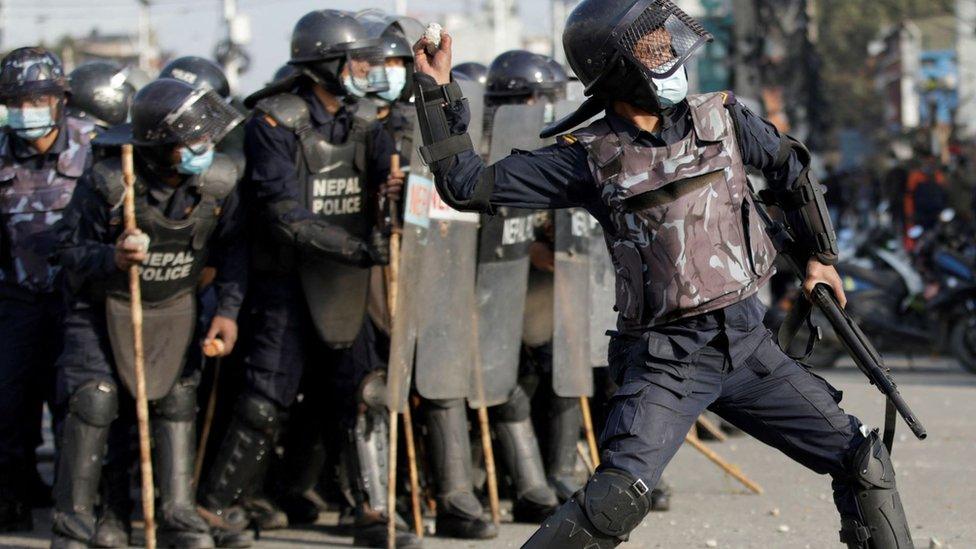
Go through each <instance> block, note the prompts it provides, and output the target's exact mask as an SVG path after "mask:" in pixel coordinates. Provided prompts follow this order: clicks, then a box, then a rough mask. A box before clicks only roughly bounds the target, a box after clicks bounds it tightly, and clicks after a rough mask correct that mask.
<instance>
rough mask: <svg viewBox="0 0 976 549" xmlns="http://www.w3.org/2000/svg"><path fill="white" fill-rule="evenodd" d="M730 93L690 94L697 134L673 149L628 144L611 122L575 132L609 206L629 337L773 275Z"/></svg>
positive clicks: (735, 298) (747, 291)
mask: <svg viewBox="0 0 976 549" xmlns="http://www.w3.org/2000/svg"><path fill="white" fill-rule="evenodd" d="M726 97H727V95H726V94H722V93H718V94H707V95H697V96H691V97H689V98H688V103H689V105H690V108H691V115H692V119H693V130H692V131H690V132H689V133H688V135H687V136H686V137H685V139H684V140H682V141H680V142H678V143H675V144H674V145H672V146H670V147H641V146H637V145H633V144H630V143H625V142H623V141H621V139H620V137H619V136H618V135H616V134H615V133H614V132H613V131H612V130H611V129H610V126H609V125H608V124H607V122H606V121H605V120H600V121H597V122H595V123H594V124H593V125H591V126H589V127H588V128H586V129H584V130H581V131H579V132H575V133H574V134H573V135H572V136H571V137H570V138H569V139H570V140H572V139H573V138H574V137H575V138H576V139H578V140H579V141H580V142H581V143H582V144H583V145H584V146H585V147H586V149H587V151H588V153H589V160H590V167H591V169H592V170H593V174H594V178H595V180H596V181H597V184H598V185H599V186H600V193H601V196H602V199H603V202H604V203H605V204H606V205H607V206H608V208H609V221H610V224H611V226H612V227H613V231H611V232H608V234H607V235H606V239H607V246H608V248H609V250H610V255H611V257H612V259H613V265H614V268H615V270H616V286H617V289H616V308H617V311H618V313H619V317H618V321H617V328H618V330H620V331H621V332H622V333H625V334H631V335H636V334H640V333H642V332H643V331H645V330H646V329H648V328H650V327H653V326H657V325H661V324H666V323H669V322H673V321H675V320H679V319H682V318H687V317H690V316H695V315H699V314H702V313H707V312H710V311H715V310H718V309H721V308H723V307H727V306H729V305H732V304H734V303H736V302H739V301H741V300H743V299H745V298H747V297H749V296H751V295H753V294H755V293H756V292H757V291H758V289H759V287H760V286H761V285H762V284H763V283H764V282H765V281H766V280H767V279H768V278H769V277H770V276H771V275H772V272H773V271H772V262H773V259H774V257H775V252H774V249H773V245H772V243H771V242H770V241H769V239H768V237H767V236H766V233H765V231H764V230H763V227H762V223H761V221H760V220H759V219H758V216H757V215H756V214H755V212H754V211H753V210H754V206H753V204H752V198H751V196H750V194H749V192H748V187H747V185H748V183H747V180H746V172H745V168H744V166H743V164H742V158H741V153H740V152H739V146H738V143H737V142H736V137H735V128H734V125H733V121H732V118H731V115H730V114H729V113H728V111H727V110H726V108H725V99H726Z"/></svg>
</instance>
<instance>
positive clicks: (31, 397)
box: [0, 292, 63, 472]
mask: <svg viewBox="0 0 976 549" xmlns="http://www.w3.org/2000/svg"><path fill="white" fill-rule="evenodd" d="M62 313H63V304H62V298H61V295H60V294H27V293H26V292H24V296H23V299H21V298H19V297H0V469H3V470H4V471H7V472H10V471H15V470H17V471H19V470H20V469H15V468H18V467H29V466H32V465H33V462H34V450H35V449H36V448H37V446H39V445H40V443H41V410H42V406H43V404H44V402H45V401H47V402H48V403H50V404H53V402H52V400H53V393H54V362H55V360H57V358H58V354H59V353H60V352H61V333H62V331H61V320H62Z"/></svg>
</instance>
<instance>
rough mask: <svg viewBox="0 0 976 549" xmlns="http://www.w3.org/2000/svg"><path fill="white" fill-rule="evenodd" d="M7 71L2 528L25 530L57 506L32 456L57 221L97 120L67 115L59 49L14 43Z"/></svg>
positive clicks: (1, 286) (54, 348) (0, 229)
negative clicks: (44, 508)
mask: <svg viewBox="0 0 976 549" xmlns="http://www.w3.org/2000/svg"><path fill="white" fill-rule="evenodd" d="M0 69H2V76H0V102H2V103H3V104H4V105H5V106H6V107H7V108H8V109H9V126H7V127H6V128H5V131H4V133H3V134H2V135H0V162H2V168H0V347H2V349H3V352H2V353H0V531H19V530H30V529H31V526H32V523H31V511H30V508H31V506H33V505H43V504H44V503H45V500H47V504H48V505H50V489H49V488H48V487H47V486H45V485H44V484H43V483H42V482H41V480H40V477H39V476H38V473H37V464H36V457H35V454H34V453H35V448H36V447H37V446H38V445H39V444H40V435H41V408H42V406H43V402H44V401H48V402H49V403H52V404H53V402H51V400H52V399H51V396H52V394H51V393H52V392H53V387H54V362H55V360H56V359H57V355H58V353H59V352H60V349H61V321H62V316H63V307H62V299H63V298H62V296H61V293H60V291H59V290H60V277H59V269H58V268H57V267H56V266H54V265H52V264H51V263H50V262H49V260H50V259H51V256H52V254H53V252H54V245H55V242H56V238H55V232H54V225H55V223H57V222H58V220H59V219H61V216H62V211H63V210H64V208H65V206H67V204H68V201H69V199H70V198H71V193H72V192H73V191H74V188H75V184H76V182H77V179H78V177H79V176H81V174H82V172H83V171H84V170H85V168H86V167H87V166H88V164H89V163H90V157H91V148H90V146H89V141H90V138H91V132H92V125H91V123H89V122H86V121H84V120H80V119H78V118H74V117H69V116H67V115H66V112H65V100H66V98H67V91H68V90H67V82H66V81H65V78H64V73H63V71H62V68H61V62H60V60H58V58H57V57H56V56H55V55H54V54H52V53H50V52H48V51H47V50H44V49H42V48H21V49H17V50H14V51H12V52H10V53H9V54H8V55H7V56H6V57H5V58H4V59H3V62H2V64H0ZM52 408H53V407H52Z"/></svg>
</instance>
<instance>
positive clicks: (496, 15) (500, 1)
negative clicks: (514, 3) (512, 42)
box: [491, 0, 508, 56]
mask: <svg viewBox="0 0 976 549" xmlns="http://www.w3.org/2000/svg"><path fill="white" fill-rule="evenodd" d="M491 7H492V23H493V25H494V28H493V29H492V30H493V31H494V35H495V51H494V53H493V54H492V56H495V55H498V54H500V53H501V52H503V51H505V44H507V43H508V40H507V37H508V33H507V32H506V31H507V29H506V27H507V26H508V14H507V13H506V11H505V10H506V8H507V7H508V2H507V1H506V0H492V2H491Z"/></svg>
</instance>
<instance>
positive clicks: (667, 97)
mask: <svg viewBox="0 0 976 549" xmlns="http://www.w3.org/2000/svg"><path fill="white" fill-rule="evenodd" d="M652 81H653V82H654V88H655V89H656V90H657V98H658V100H659V101H660V103H661V107H662V108H665V109H670V108H671V107H673V106H675V105H677V104H678V103H681V102H682V101H684V100H685V98H686V97H688V74H687V73H686V72H685V70H684V69H683V68H682V69H678V71H677V72H675V73H674V74H672V75H671V76H669V77H667V78H654V79H653V80H652Z"/></svg>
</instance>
